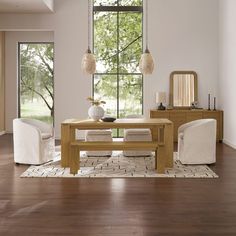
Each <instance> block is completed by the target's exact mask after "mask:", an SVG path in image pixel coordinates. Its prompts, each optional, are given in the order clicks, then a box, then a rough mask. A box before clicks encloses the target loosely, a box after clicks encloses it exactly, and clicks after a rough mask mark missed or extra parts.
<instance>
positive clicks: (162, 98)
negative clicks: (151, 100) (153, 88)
mask: <svg viewBox="0 0 236 236" xmlns="http://www.w3.org/2000/svg"><path fill="white" fill-rule="evenodd" d="M156 103H157V104H158V103H160V105H159V106H158V107H157V109H158V110H165V109H166V108H165V106H163V104H162V103H166V93H165V92H157V93H156Z"/></svg>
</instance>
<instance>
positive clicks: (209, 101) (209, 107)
mask: <svg viewBox="0 0 236 236" xmlns="http://www.w3.org/2000/svg"><path fill="white" fill-rule="evenodd" d="M210 110H211V94H210V93H209V94H208V111H210Z"/></svg>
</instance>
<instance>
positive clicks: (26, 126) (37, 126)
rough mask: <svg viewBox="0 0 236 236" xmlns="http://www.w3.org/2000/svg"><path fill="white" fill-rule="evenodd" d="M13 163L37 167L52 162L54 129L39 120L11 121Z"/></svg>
mask: <svg viewBox="0 0 236 236" xmlns="http://www.w3.org/2000/svg"><path fill="white" fill-rule="evenodd" d="M13 141H14V161H15V163H19V164H32V165H39V164H42V163H45V162H48V161H50V160H53V157H54V152H55V139H54V129H53V127H52V126H51V125H49V124H46V123H44V122H42V121H39V120H34V119H26V118H17V119H14V120H13Z"/></svg>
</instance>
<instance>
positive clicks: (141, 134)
mask: <svg viewBox="0 0 236 236" xmlns="http://www.w3.org/2000/svg"><path fill="white" fill-rule="evenodd" d="M124 141H126V142H132V141H133V142H135V141H152V134H151V131H150V130H149V129H125V130H124ZM123 153H124V155H125V156H151V155H152V152H151V151H145V150H143V151H124V152H123Z"/></svg>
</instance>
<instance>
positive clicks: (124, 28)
mask: <svg viewBox="0 0 236 236" xmlns="http://www.w3.org/2000/svg"><path fill="white" fill-rule="evenodd" d="M94 6H113V7H114V11H106V10H105V8H104V10H99V11H96V10H95V11H94V14H93V16H94V54H95V55H96V60H97V71H96V73H95V75H94V97H95V98H99V97H100V98H102V99H103V100H105V101H106V105H104V108H105V111H106V115H109V116H115V117H118V118H120V117H126V116H128V115H131V114H132V115H133V114H142V109H143V108H142V103H143V88H142V86H143V77H142V74H141V73H140V71H139V68H138V64H139V60H140V57H141V54H142V12H141V11H140V12H137V11H132V10H131V11H125V10H124V11H122V10H120V11H117V10H116V9H115V8H116V7H118V6H122V7H126V6H142V1H141V0H118V1H108V0H94ZM120 9H122V8H120Z"/></svg>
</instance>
